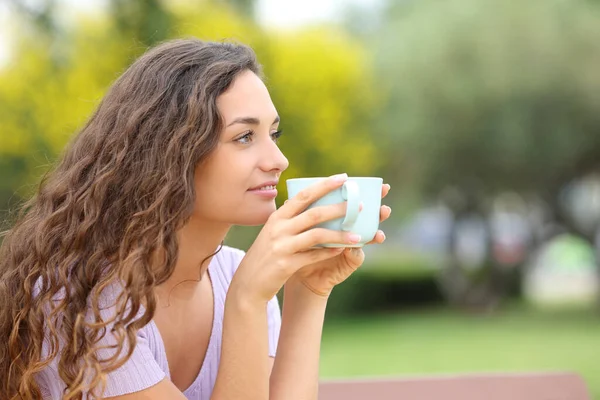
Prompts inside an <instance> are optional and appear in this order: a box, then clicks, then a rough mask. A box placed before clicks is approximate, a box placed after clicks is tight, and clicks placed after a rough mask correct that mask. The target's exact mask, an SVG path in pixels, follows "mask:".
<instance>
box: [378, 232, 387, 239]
mask: <svg viewBox="0 0 600 400" xmlns="http://www.w3.org/2000/svg"><path fill="white" fill-rule="evenodd" d="M379 232H381V234H382V235H383V240H385V239H386V237H385V232H384V231H379Z"/></svg>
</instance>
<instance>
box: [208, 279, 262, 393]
mask: <svg viewBox="0 0 600 400" xmlns="http://www.w3.org/2000/svg"><path fill="white" fill-rule="evenodd" d="M266 309H267V306H266V303H265V304H260V303H255V302H251V301H249V300H247V299H245V298H244V297H243V296H240V295H238V294H237V293H236V292H232V291H231V290H230V292H229V293H228V295H227V299H226V302H225V315H224V317H223V344H222V351H221V361H220V364H219V370H218V374H217V380H216V383H215V387H214V390H213V395H212V397H211V398H212V399H213V400H233V399H236V400H237V399H252V400H254V399H256V400H267V399H268V398H269V374H270V371H269V365H268V357H267V354H268V352H269V350H268V333H267V330H268V328H267V310H266Z"/></svg>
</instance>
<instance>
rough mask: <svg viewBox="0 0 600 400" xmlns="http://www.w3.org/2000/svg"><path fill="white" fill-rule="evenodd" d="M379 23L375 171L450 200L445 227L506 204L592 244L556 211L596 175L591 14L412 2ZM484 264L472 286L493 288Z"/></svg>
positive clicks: (597, 121)
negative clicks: (564, 197) (380, 95)
mask: <svg viewBox="0 0 600 400" xmlns="http://www.w3.org/2000/svg"><path fill="white" fill-rule="evenodd" d="M386 15H387V18H386V20H387V21H386V24H385V28H384V29H383V31H382V32H381V33H380V36H379V37H378V39H379V40H378V45H377V50H376V58H377V60H378V67H379V68H378V74H377V76H378V77H379V78H380V79H381V83H382V84H383V83H385V84H386V85H388V87H389V88H390V89H389V90H390V101H389V103H388V104H387V105H386V108H385V115H386V119H385V122H386V127H387V129H386V131H387V133H388V137H389V138H390V140H391V142H392V143H393V145H392V146H390V152H389V153H388V157H387V159H388V160H389V164H387V167H388V168H390V169H391V170H393V171H398V172H399V173H398V174H397V175H396V176H397V179H398V181H397V182H398V184H403V185H404V187H406V186H407V185H412V187H413V188H415V190H418V191H419V192H420V193H421V194H422V195H423V196H424V197H426V198H429V199H433V198H439V197H440V196H441V194H442V193H447V192H448V189H449V188H452V189H453V193H458V194H459V196H458V197H456V196H454V197H452V198H453V199H457V198H458V199H459V200H460V201H450V202H447V204H448V205H449V206H450V207H451V208H452V209H453V212H454V214H455V217H456V218H457V219H460V218H462V217H465V218H466V217H469V216H472V215H480V216H482V217H483V218H484V219H485V220H489V213H490V206H489V205H490V204H491V202H492V201H493V199H494V198H496V197H497V196H499V195H501V194H502V193H505V192H507V191H512V192H516V193H519V194H520V195H522V196H523V197H525V198H536V199H539V200H540V201H542V202H543V203H544V204H545V205H546V206H547V207H548V209H549V210H550V211H551V213H552V214H553V217H554V219H556V220H557V221H559V222H561V223H562V224H563V225H564V226H566V227H568V228H569V229H570V230H572V231H574V232H576V233H578V234H580V235H582V236H584V237H586V238H587V239H588V240H590V241H591V240H592V239H593V234H595V232H584V231H582V230H581V229H579V228H578V227H577V226H576V224H574V223H573V221H572V220H571V218H569V215H568V213H567V212H566V211H565V210H564V208H562V207H561V205H560V200H559V199H560V196H561V192H562V190H563V189H564V188H565V185H567V184H568V183H569V182H571V181H572V180H573V179H576V178H579V177H581V176H583V175H584V174H586V173H589V172H591V171H594V170H597V169H598V168H600V158H599V157H598V154H600V97H599V93H600V75H599V74H598V73H597V71H598V70H600V46H599V45H598V43H600V16H599V10H598V7H596V6H594V5H591V4H590V3H589V2H586V1H578V0H574V1H569V2H564V1H555V0H550V1H548V0H532V1H527V2H519V1H514V0H508V1H506V0H476V1H473V0H450V1H443V2H441V1H427V0H422V1H419V2H412V3H410V4H407V3H405V4H401V5H399V6H395V7H394V6H390V7H389V8H388V10H387V14H386ZM399 155H401V156H399ZM449 248H452V238H451V243H449ZM449 259H450V260H453V259H454V257H453V254H450V257H449ZM452 262H453V261H452ZM489 262H490V263H491V264H492V265H491V266H488V267H487V268H486V269H485V271H486V273H487V274H486V277H485V278H484V279H483V280H481V279H482V278H481V276H478V277H476V278H475V277H473V278H472V282H473V283H474V282H475V281H476V280H477V282H484V284H485V285H490V286H492V285H493V277H494V274H495V269H494V265H493V260H489ZM463 273H464V271H463ZM464 274H466V273H464ZM469 279H471V278H469ZM474 284H475V283H474ZM490 290H491V292H493V291H494V290H495V289H494V288H491V289H490ZM492 294H493V293H492ZM498 295H501V293H500V294H498ZM459 297H460V296H459ZM492 297H493V296H492Z"/></svg>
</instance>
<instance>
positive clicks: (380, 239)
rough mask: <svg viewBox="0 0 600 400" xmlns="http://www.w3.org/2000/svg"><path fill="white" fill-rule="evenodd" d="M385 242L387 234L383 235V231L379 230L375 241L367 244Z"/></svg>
mask: <svg viewBox="0 0 600 400" xmlns="http://www.w3.org/2000/svg"><path fill="white" fill-rule="evenodd" d="M383 242H385V233H383V231H382V230H378V231H377V233H376V234H375V237H374V238H373V240H371V241H370V242H368V243H367V244H381V243H383Z"/></svg>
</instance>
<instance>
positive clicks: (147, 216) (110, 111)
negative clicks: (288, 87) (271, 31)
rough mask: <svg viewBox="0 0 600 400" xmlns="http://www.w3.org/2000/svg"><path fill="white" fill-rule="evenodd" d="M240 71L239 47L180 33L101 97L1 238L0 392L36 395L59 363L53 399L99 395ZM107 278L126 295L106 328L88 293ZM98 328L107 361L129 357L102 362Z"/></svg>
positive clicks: (159, 272)
mask: <svg viewBox="0 0 600 400" xmlns="http://www.w3.org/2000/svg"><path fill="white" fill-rule="evenodd" d="M246 70H250V71H252V72H254V73H256V74H257V75H259V76H261V77H262V72H261V67H260V65H259V64H258V63H257V61H256V56H255V54H254V52H253V51H252V50H251V49H250V48H249V47H247V46H245V45H241V44H233V43H213V42H204V41H200V40H198V39H178V40H172V41H168V42H165V43H162V44H160V45H158V46H157V47H155V48H152V49H150V50H149V51H147V52H146V53H145V54H143V55H142V56H141V57H140V58H139V59H137V60H136V61H135V62H134V63H133V64H132V65H131V66H130V67H129V68H128V69H127V70H126V71H125V72H124V73H123V74H122V75H121V76H120V77H119V78H118V79H117V80H116V81H115V82H114V84H113V85H112V87H111V88H110V89H109V90H108V92H107V94H106V96H105V97H104V99H103V100H102V101H101V103H100V105H99V106H98V108H97V110H96V111H95V112H94V113H93V115H92V116H91V118H90V119H89V121H88V122H87V123H86V124H85V126H84V127H83V129H82V130H81V131H80V132H79V133H78V134H77V135H76V136H75V137H74V139H73V140H72V142H71V143H70V144H69V145H68V146H67V149H66V151H65V152H64V155H63V156H62V159H61V160H60V161H59V162H58V164H57V166H56V167H55V169H54V170H53V171H51V172H49V173H48V174H46V176H45V177H44V178H43V179H42V181H41V183H40V185H39V188H38V190H37V193H36V195H35V196H34V197H33V198H32V199H31V200H29V201H28V202H27V203H26V204H24V205H23V207H22V208H21V210H20V212H19V214H18V218H17V222H16V223H15V225H14V226H13V227H12V229H10V230H9V231H7V232H4V235H5V237H4V240H3V243H2V246H1V247H0V393H1V394H2V395H3V396H7V397H2V398H8V399H11V400H16V399H39V398H41V391H40V387H39V385H38V384H37V383H36V380H35V379H34V377H35V374H36V373H38V372H39V371H41V370H42V369H44V368H45V367H47V366H48V365H49V363H50V362H51V361H52V360H53V359H55V358H57V359H58V369H59V374H60V378H61V379H62V380H63V381H64V382H65V384H66V387H67V388H66V390H65V393H64V397H63V399H67V400H70V399H81V398H83V396H84V394H86V393H90V392H91V393H95V390H96V389H98V388H100V392H102V388H103V387H104V385H105V382H106V374H107V373H108V372H110V371H113V370H115V369H117V368H119V367H120V366H121V365H123V364H124V363H125V361H127V359H128V358H129V357H130V356H131V354H132V352H133V349H134V347H135V345H136V331H137V330H139V329H140V328H141V327H143V326H144V325H146V324H148V323H149V322H150V321H151V319H152V318H153V316H154V311H155V308H156V302H155V298H154V292H153V288H154V287H155V286H156V285H158V284H160V283H163V282H165V281H166V280H167V279H168V278H169V277H170V276H171V275H172V273H173V270H174V267H175V263H176V261H177V254H178V243H177V239H176V232H177V231H178V229H180V228H181V227H182V226H183V225H184V224H185V223H186V221H187V220H188V219H189V218H190V216H191V214H192V212H193V208H194V201H195V190H194V170H195V168H196V167H197V166H198V165H201V163H202V162H203V161H204V160H205V159H206V158H207V157H208V156H209V155H210V154H211V152H212V151H213V150H214V149H215V147H216V146H217V144H218V140H219V134H220V132H221V130H222V128H223V122H222V116H221V115H220V114H219V112H218V110H217V105H216V100H217V97H218V96H219V95H220V94H222V93H223V92H224V91H225V90H226V89H227V88H228V87H229V86H230V85H231V83H232V81H233V80H234V78H235V77H236V76H237V75H238V74H240V73H241V72H243V71H246ZM115 282H120V283H122V284H123V287H124V290H123V292H122V295H121V296H120V297H119V301H118V302H117V311H116V316H115V318H113V319H112V320H110V321H105V320H103V319H102V317H101V315H100V304H99V297H100V294H101V292H102V291H103V289H104V288H106V287H108V286H109V285H111V284H113V283H115ZM142 310H143V313H141V311H142ZM90 315H91V316H93V318H92V319H91V320H90V318H89V316H90ZM140 315H141V317H140ZM86 316H87V318H86ZM109 324H110V326H111V327H113V326H114V329H113V331H114V335H115V337H116V338H118V345H117V346H118V349H117V351H116V352H115V354H117V355H118V354H121V351H122V349H125V350H126V351H123V353H125V356H124V357H121V358H118V357H116V358H115V357H113V358H112V359H110V360H102V358H101V357H99V356H98V347H99V345H98V341H99V339H100V338H102V337H103V335H105V334H106V331H107V326H108V325H109ZM44 341H46V345H45V346H47V347H48V348H49V349H50V350H49V354H48V355H47V357H44V356H43V353H42V345H43V343H44ZM59 344H60V345H59ZM101 395H102V394H101V393H100V396H101Z"/></svg>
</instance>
